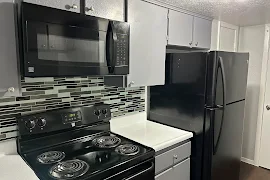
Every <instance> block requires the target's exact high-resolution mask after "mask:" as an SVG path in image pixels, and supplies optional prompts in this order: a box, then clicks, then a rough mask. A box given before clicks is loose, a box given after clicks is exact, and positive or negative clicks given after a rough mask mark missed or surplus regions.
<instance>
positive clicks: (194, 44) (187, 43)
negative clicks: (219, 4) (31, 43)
mask: <svg viewBox="0 0 270 180" xmlns="http://www.w3.org/2000/svg"><path fill="white" fill-rule="evenodd" d="M168 21H169V27H168V29H169V32H168V45H173V46H183V47H191V48H201V49H210V47H211V29H212V21H210V20H206V19H203V18H199V17H196V16H193V15H189V14H185V13H182V12H178V11H173V10H169V15H168Z"/></svg>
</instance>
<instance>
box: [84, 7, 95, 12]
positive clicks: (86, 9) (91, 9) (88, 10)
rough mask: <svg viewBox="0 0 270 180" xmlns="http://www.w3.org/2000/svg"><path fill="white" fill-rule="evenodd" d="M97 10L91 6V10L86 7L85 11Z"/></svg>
mask: <svg viewBox="0 0 270 180" xmlns="http://www.w3.org/2000/svg"><path fill="white" fill-rule="evenodd" d="M94 10H95V9H94V7H93V6H91V7H90V8H89V7H85V11H87V12H88V11H94Z"/></svg>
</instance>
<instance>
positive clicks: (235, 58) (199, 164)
mask: <svg viewBox="0 0 270 180" xmlns="http://www.w3.org/2000/svg"><path fill="white" fill-rule="evenodd" d="M248 61H249V54H248V53H232V52H217V51H213V52H187V53H172V54H167V57H166V83H165V85H162V86H153V87H150V90H149V96H150V100H149V102H148V103H149V109H148V119H149V120H151V121H155V122H158V123H162V124H165V125H169V126H172V127H176V128H179V129H183V130H187V131H190V132H193V134H194V137H193V138H192V140H191V143H192V149H191V151H192V155H191V180H239V171H240V159H241V151H242V138H243V123H244V107H245V95H246V87H247V75H248Z"/></svg>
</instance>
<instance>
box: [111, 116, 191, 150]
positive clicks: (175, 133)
mask: <svg viewBox="0 0 270 180" xmlns="http://www.w3.org/2000/svg"><path fill="white" fill-rule="evenodd" d="M110 122H111V131H112V132H113V133H115V134H119V135H121V136H124V137H126V138H128V139H131V140H133V141H136V142H138V143H140V144H143V145H145V146H148V147H151V148H153V149H155V151H156V152H158V151H160V150H162V149H165V148H167V147H170V146H172V145H174V144H177V143H181V142H183V141H185V140H188V139H190V138H191V137H193V134H192V133H191V132H187V131H184V130H181V129H176V128H172V127H169V126H165V125H162V124H158V123H155V122H152V121H148V120H147V119H146V113H138V114H134V115H130V116H124V117H120V118H115V119H112V120H111V121H110Z"/></svg>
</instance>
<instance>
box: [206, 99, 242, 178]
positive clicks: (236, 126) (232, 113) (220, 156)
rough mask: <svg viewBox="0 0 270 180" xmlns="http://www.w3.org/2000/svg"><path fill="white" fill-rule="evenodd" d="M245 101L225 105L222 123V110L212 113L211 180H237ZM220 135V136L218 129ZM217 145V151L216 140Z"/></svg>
mask: <svg viewBox="0 0 270 180" xmlns="http://www.w3.org/2000/svg"><path fill="white" fill-rule="evenodd" d="M244 108H245V101H240V102H237V103H233V104H230V105H227V106H226V108H225V114H224V121H223V123H222V116H223V114H222V113H223V111H222V110H216V111H213V114H212V115H213V119H212V121H211V122H212V123H211V128H212V131H213V136H214V141H213V142H214V144H213V149H212V153H213V156H212V180H228V179H230V180H239V172H240V159H241V150H242V148H241V147H242V137H243V122H244ZM221 126H222V133H221V135H220V127H221ZM219 136H220V139H219V142H218V143H219V145H218V146H217V149H214V147H215V146H216V145H217V139H218V137H219Z"/></svg>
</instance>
